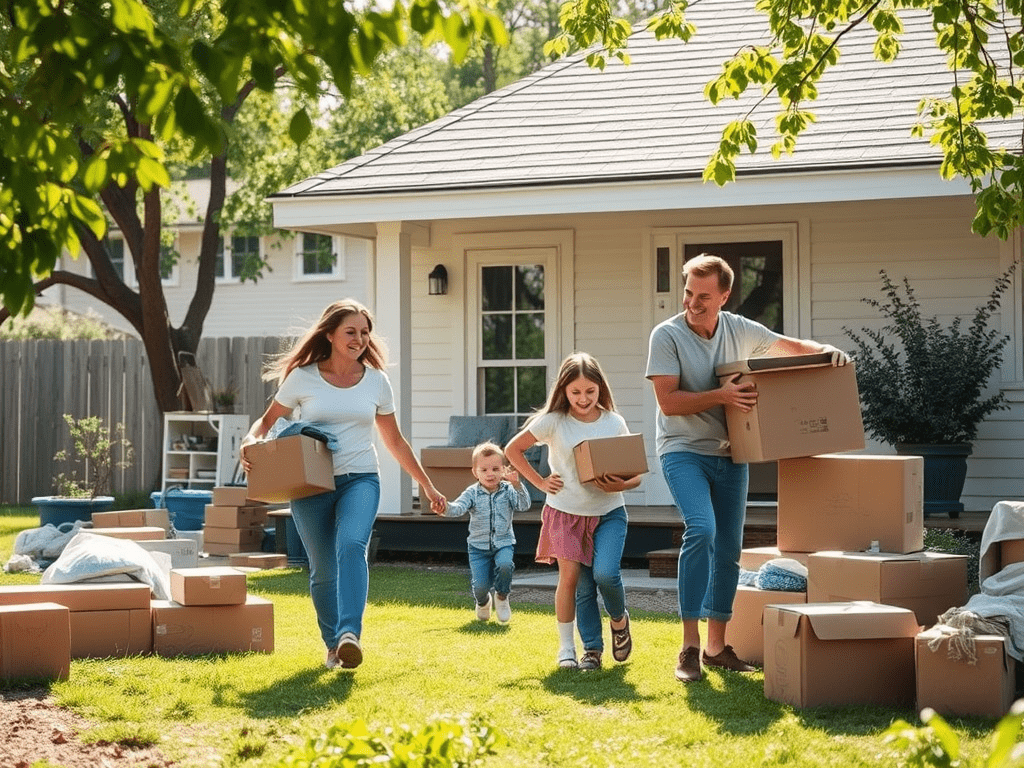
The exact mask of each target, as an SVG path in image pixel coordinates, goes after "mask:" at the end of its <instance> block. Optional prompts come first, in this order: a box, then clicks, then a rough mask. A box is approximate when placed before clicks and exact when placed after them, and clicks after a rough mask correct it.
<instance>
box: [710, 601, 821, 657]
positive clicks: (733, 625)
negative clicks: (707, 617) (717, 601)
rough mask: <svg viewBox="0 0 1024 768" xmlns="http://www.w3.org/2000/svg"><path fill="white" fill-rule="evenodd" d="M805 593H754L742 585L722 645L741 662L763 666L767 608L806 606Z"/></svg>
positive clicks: (733, 605) (734, 602)
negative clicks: (727, 646) (791, 605)
mask: <svg viewBox="0 0 1024 768" xmlns="http://www.w3.org/2000/svg"><path fill="white" fill-rule="evenodd" d="M806 602H807V593H806V592H780V591H778V590H769V589H757V588H756V587H747V586H743V585H742V584H741V585H740V586H738V587H737V588H736V599H735V600H733V604H732V619H730V621H729V623H728V624H727V625H726V628H725V642H726V643H728V644H729V645H731V646H732V649H733V650H734V651H735V652H736V655H737V656H739V657H740V658H741V659H743V661H746V662H750V663H751V664H763V663H764V624H763V622H762V617H763V615H764V607H765V606H766V605H785V604H789V603H806Z"/></svg>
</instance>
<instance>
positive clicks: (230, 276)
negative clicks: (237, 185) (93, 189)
mask: <svg viewBox="0 0 1024 768" xmlns="http://www.w3.org/2000/svg"><path fill="white" fill-rule="evenodd" d="M230 191H231V190H230V182H229V192H230ZM167 198H168V200H169V202H168V203H167V205H166V208H167V209H168V210H174V211H176V213H175V215H174V218H175V224H174V225H173V227H172V229H173V230H174V232H175V238H176V239H175V243H174V248H175V250H176V251H177V252H178V254H179V256H178V260H177V263H176V264H175V265H174V267H173V268H172V269H169V270H168V272H167V274H166V276H165V278H164V281H163V282H164V295H165V297H166V299H167V307H168V310H169V311H170V315H171V322H172V323H173V324H175V325H178V324H180V323H181V321H182V320H183V318H184V316H185V312H186V311H187V309H188V303H189V302H190V301H191V300H192V295H193V293H194V292H195V280H196V273H197V271H198V269H199V250H200V245H201V240H202V234H203V216H204V215H205V212H206V207H207V203H208V201H209V181H208V180H205V179H201V180H193V181H186V182H182V183H179V184H175V185H174V187H173V189H172V190H171V193H170V194H169V195H168V196H167ZM108 237H109V239H110V243H111V250H112V251H113V253H114V254H115V265H116V266H118V267H119V269H120V270H121V274H122V276H123V277H124V278H125V280H126V281H127V283H128V284H129V285H134V284H135V278H134V274H133V269H132V261H131V258H125V256H126V255H127V250H126V249H125V247H124V240H123V238H122V236H121V234H120V232H119V231H118V230H117V229H116V228H113V229H111V231H110V233H109V235H108ZM222 239H223V247H222V249H221V258H220V259H219V260H218V277H217V284H216V289H215V291H214V297H213V305H212V306H211V308H210V312H209V314H208V315H207V317H206V323H205V325H204V326H203V335H204V336H206V337H218V336H287V335H291V334H294V333H296V332H301V331H304V330H305V329H306V328H307V327H308V326H309V324H310V323H311V322H312V321H313V320H315V319H316V318H317V317H318V316H319V314H320V311H321V310H322V309H323V308H324V307H325V306H326V305H327V304H329V303H330V302H332V301H335V300H337V299H340V298H344V297H347V296H351V297H353V298H356V299H359V300H360V301H366V299H367V291H366V286H367V275H368V272H369V270H370V269H371V268H372V263H373V260H372V249H373V243H372V241H370V240H367V239H366V238H362V237H351V236H346V235H342V234H331V233H323V232H317V231H315V230H309V231H305V232H298V233H295V234H294V235H293V234H292V233H285V234H284V236H282V235H270V236H263V237H256V236H243V235H240V234H237V233H234V232H232V231H225V232H222ZM247 253H257V254H258V255H260V256H261V257H262V258H264V259H266V261H267V265H268V266H267V267H266V268H265V269H264V272H263V277H262V278H261V279H260V280H259V281H258V282H256V283H255V284H254V283H253V282H252V281H246V282H242V281H240V280H239V278H238V273H239V269H240V264H241V263H242V259H244V258H245V256H246V254H247ZM116 254H120V255H121V258H120V259H119V260H118V259H116ZM321 254H323V255H324V257H323V258H321V257H320V256H321ZM58 268H62V269H67V270H69V271H75V272H80V273H89V272H90V271H91V265H90V264H89V261H88V259H86V258H85V256H84V255H83V256H81V257H79V258H78V259H72V258H70V257H69V256H67V255H65V256H64V257H63V264H62V265H59V267H58ZM42 302H43V303H56V304H59V305H61V306H63V307H65V308H66V309H70V310H72V311H74V312H85V311H86V310H88V309H92V310H94V311H95V312H96V313H97V314H99V315H100V317H101V318H103V320H104V321H105V322H107V323H108V324H110V325H111V326H113V327H114V328H117V329H119V330H122V331H126V332H129V333H134V330H133V329H132V327H131V326H130V325H129V324H128V322H127V321H126V320H125V319H124V318H123V317H121V316H120V315H119V314H117V313H116V312H114V311H113V310H112V309H110V307H108V306H107V305H105V304H101V303H99V302H97V301H96V300H95V299H93V298H92V297H91V296H89V295H88V294H85V293H82V292H81V291H78V290H75V289H72V288H69V287H67V286H63V285H57V286H53V287H51V288H50V289H48V290H47V291H45V292H44V294H43V298H42Z"/></svg>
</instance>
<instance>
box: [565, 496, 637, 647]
mask: <svg viewBox="0 0 1024 768" xmlns="http://www.w3.org/2000/svg"><path fill="white" fill-rule="evenodd" d="M626 524H627V517H626V508H625V507H617V508H615V509H613V510H612V511H611V512H608V513H607V514H605V515H602V517H601V522H600V523H598V524H597V528H596V529H595V530H594V564H593V565H583V564H582V563H581V564H580V579H579V581H578V582H577V583H576V629H578V630H579V633H580V640H582V641H583V650H585V651H603V650H604V639H603V638H602V635H601V609H600V607H599V606H598V604H597V593H598V592H600V593H601V599H602V600H603V601H604V608H605V610H606V611H608V615H609V616H611V617H612V618H613V619H620V618H622V616H623V614H625V613H626V590H625V588H624V587H623V586H622V550H623V548H624V547H625V546H626Z"/></svg>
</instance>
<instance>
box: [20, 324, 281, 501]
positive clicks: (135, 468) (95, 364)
mask: <svg viewBox="0 0 1024 768" xmlns="http://www.w3.org/2000/svg"><path fill="white" fill-rule="evenodd" d="M287 341H288V340H287V339H281V338H279V337H271V336H261V337H251V338H243V337H233V338H217V339H204V340H203V341H201V342H200V344H199V349H198V350H197V353H196V360H197V362H198V364H199V368H200V369H201V370H202V372H203V375H204V376H205V377H206V379H207V381H209V383H210V386H211V387H212V388H213V389H214V390H220V389H226V388H232V389H234V390H235V391H236V392H237V393H238V398H237V400H236V402H235V408H234V410H235V413H244V414H247V415H249V416H250V417H251V418H253V419H255V418H256V416H258V415H259V414H261V413H262V412H263V411H264V410H265V409H266V407H267V403H268V402H269V401H270V398H271V397H273V394H274V392H275V391H276V385H275V384H273V383H267V382H264V381H262V380H261V379H260V371H261V370H262V368H263V363H264V361H265V360H266V357H267V355H272V354H276V353H277V352H278V351H279V350H280V349H281V344H282V342H287ZM65 413H70V414H71V415H73V416H75V417H76V418H81V417H83V416H99V417H101V418H102V419H103V420H104V421H106V422H107V423H108V424H116V423H118V422H123V423H124V425H125V430H126V436H127V438H128V439H129V440H130V441H131V444H132V446H134V448H135V461H134V463H133V464H132V466H130V467H128V468H127V469H123V470H120V471H119V472H118V475H117V477H115V478H114V483H113V491H114V493H115V494H124V493H139V492H146V491H150V490H155V489H157V488H158V486H159V478H160V464H161V461H162V441H163V414H161V413H160V409H159V408H157V404H156V398H155V396H154V394H153V384H152V381H151V379H150V369H149V364H148V360H147V358H146V351H145V348H144V347H143V345H142V342H141V341H139V340H138V339H133V338H131V339H118V340H102V341H56V340H50V339H45V340H33V341H0V504H16V505H28V504H30V503H31V499H32V497H33V496H45V495H49V494H51V493H53V492H54V488H53V476H54V474H55V472H54V462H53V455H54V454H55V453H56V452H57V451H58V450H60V449H61V448H63V447H65V444H66V441H67V437H68V435H67V425H66V424H65V423H64V419H63V418H62V414H65Z"/></svg>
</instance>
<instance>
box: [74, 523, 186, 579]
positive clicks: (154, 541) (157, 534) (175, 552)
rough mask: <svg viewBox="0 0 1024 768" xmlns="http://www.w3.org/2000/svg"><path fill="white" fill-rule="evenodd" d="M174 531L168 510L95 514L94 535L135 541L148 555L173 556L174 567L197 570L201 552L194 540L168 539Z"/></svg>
mask: <svg viewBox="0 0 1024 768" xmlns="http://www.w3.org/2000/svg"><path fill="white" fill-rule="evenodd" d="M170 530H171V523H170V518H169V516H168V514H167V510H166V509H124V510H119V511H114V512H93V513H92V528H90V529H89V532H90V533H97V534H102V535H104V536H113V537H114V538H118V539H131V540H132V541H134V542H135V543H136V544H138V545H139V546H140V547H142V548H143V549H145V550H146V551H148V552H163V553H164V554H167V555H170V557H171V567H172V568H193V567H195V566H197V565H198V564H199V549H198V545H197V544H196V540H195V539H193V538H174V539H168V538H167V536H168V534H169V533H170Z"/></svg>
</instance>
